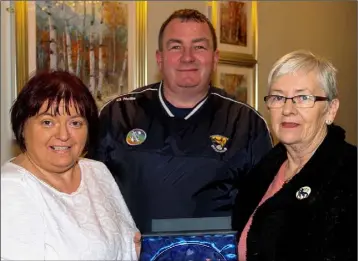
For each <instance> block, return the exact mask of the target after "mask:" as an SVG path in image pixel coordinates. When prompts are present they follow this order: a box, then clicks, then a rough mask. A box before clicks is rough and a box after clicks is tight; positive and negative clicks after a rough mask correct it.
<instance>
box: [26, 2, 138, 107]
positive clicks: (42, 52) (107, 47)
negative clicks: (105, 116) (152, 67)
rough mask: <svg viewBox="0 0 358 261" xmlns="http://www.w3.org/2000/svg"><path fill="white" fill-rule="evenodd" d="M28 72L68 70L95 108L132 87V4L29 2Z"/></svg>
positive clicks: (134, 58)
mask: <svg viewBox="0 0 358 261" xmlns="http://www.w3.org/2000/svg"><path fill="white" fill-rule="evenodd" d="M27 10H28V18H27V24H26V26H27V35H28V37H27V42H26V44H27V48H28V72H29V74H30V75H31V74H32V73H34V72H35V71H38V70H44V69H45V70H46V69H50V70H66V71H69V72H71V73H73V74H75V75H77V76H78V77H80V78H81V80H82V81H83V82H84V83H85V84H86V85H87V86H88V88H89V90H90V91H91V93H92V94H93V96H94V97H95V99H96V102H97V103H98V106H99V107H102V105H103V104H105V103H106V102H107V101H109V100H111V99H113V98H114V97H116V96H118V95H120V94H123V93H127V92H130V91H131V90H133V89H134V88H135V77H136V75H135V71H134V69H135V64H134V61H135V60H136V58H137V57H136V56H137V55H138V54H137V53H136V48H135V47H136V40H137V39H136V36H137V35H138V34H137V32H136V22H137V20H136V15H133V14H136V3H135V2H130V1H29V2H27Z"/></svg>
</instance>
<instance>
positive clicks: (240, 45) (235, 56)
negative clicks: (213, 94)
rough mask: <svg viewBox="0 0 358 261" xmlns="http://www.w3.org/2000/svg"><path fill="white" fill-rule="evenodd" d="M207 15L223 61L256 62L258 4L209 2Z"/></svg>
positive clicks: (253, 2)
mask: <svg viewBox="0 0 358 261" xmlns="http://www.w3.org/2000/svg"><path fill="white" fill-rule="evenodd" d="M207 8H208V10H207V15H208V16H209V18H210V20H211V21H212V23H213V25H214V28H215V30H216V34H217V39H218V49H219V50H220V59H221V60H233V61H234V60H241V61H247V62H248V63H250V62H251V63H252V61H253V60H255V57H256V55H255V44H256V24H257V22H256V20H257V15H256V2H255V1H208V2H207Z"/></svg>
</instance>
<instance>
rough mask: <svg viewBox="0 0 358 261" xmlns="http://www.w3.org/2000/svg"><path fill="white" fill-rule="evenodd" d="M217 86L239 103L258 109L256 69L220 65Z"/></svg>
mask: <svg viewBox="0 0 358 261" xmlns="http://www.w3.org/2000/svg"><path fill="white" fill-rule="evenodd" d="M214 82H215V85H216V86H217V87H219V88H221V89H224V90H225V91H226V92H227V93H228V94H230V95H231V96H233V97H234V99H235V100H236V101H238V102H243V103H246V104H248V105H250V106H252V107H254V108H256V107H257V106H256V96H255V95H256V91H255V89H256V88H255V86H256V85H255V68H254V67H245V66H240V65H239V64H229V63H219V64H218V67H217V69H216V74H215V76H214Z"/></svg>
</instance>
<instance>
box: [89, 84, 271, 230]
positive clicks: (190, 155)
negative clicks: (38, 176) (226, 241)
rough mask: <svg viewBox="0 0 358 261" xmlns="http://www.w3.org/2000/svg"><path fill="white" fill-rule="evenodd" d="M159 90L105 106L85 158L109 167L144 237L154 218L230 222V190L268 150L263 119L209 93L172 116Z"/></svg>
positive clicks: (149, 88) (218, 91)
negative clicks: (95, 138) (95, 139)
mask: <svg viewBox="0 0 358 261" xmlns="http://www.w3.org/2000/svg"><path fill="white" fill-rule="evenodd" d="M160 89H161V84H160V83H157V84H153V85H149V86H147V87H144V88H141V89H137V90H135V91H133V92H132V93H130V94H126V95H123V96H120V97H119V98H117V99H115V100H113V101H111V102H110V103H109V104H107V105H106V106H105V107H104V108H103V109H102V110H101V113H100V120H101V126H100V127H101V133H100V140H99V144H98V146H97V147H96V148H92V149H91V150H90V153H89V156H90V157H92V158H94V159H97V160H100V161H102V162H104V163H105V164H106V165H107V167H108V168H109V169H110V171H111V172H112V174H113V176H114V178H115V180H116V182H117V183H118V185H119V187H120V189H121V192H122V194H123V196H124V199H125V201H126V203H127V205H128V207H129V210H130V212H131V214H132V215H133V218H134V220H135V222H136V224H137V226H138V228H139V229H140V230H141V232H142V233H148V232H151V221H152V219H161V218H195V217H215V216H231V211H232V206H233V204H234V199H235V196H236V193H237V189H236V188H235V187H234V186H233V184H234V183H237V184H238V183H239V181H238V180H239V179H240V178H242V177H243V176H244V175H245V174H246V173H247V172H248V171H249V170H250V169H251V168H252V166H253V165H254V164H256V163H257V162H258V161H259V160H260V159H261V158H262V156H263V155H265V154H266V153H267V152H268V151H269V150H270V149H271V148H272V143H271V137H270V134H269V131H268V128H267V125H266V123H265V121H264V120H263V118H262V117H261V116H260V115H259V114H258V113H257V111H255V110H254V109H252V108H251V107H249V106H248V105H244V104H242V103H239V102H236V101H234V100H232V99H231V98H229V97H228V96H227V94H226V93H225V92H223V91H222V90H221V89H217V88H214V87H211V88H210V93H209V95H208V97H207V98H206V99H204V100H203V101H202V102H199V103H198V104H197V106H195V107H194V108H193V109H192V110H191V111H190V113H189V114H187V115H186V116H185V117H184V118H183V117H174V114H173V113H172V111H171V110H170V109H169V108H168V106H167V105H166V104H165V102H164V99H163V97H162V94H161V91H160ZM135 129H136V130H135ZM215 135H216V136H215ZM127 137H128V139H127V140H126V138H127ZM141 142H142V143H141Z"/></svg>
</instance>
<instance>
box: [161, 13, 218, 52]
mask: <svg viewBox="0 0 358 261" xmlns="http://www.w3.org/2000/svg"><path fill="white" fill-rule="evenodd" d="M174 19H181V21H182V22H187V21H194V22H198V23H206V24H207V25H208V26H209V29H210V32H211V37H212V38H213V47H214V51H215V50H216V49H217V45H218V43H217V38H216V33H215V29H214V26H213V24H212V23H211V22H210V20H209V19H208V18H207V17H206V16H205V15H203V14H202V13H200V12H199V11H197V10H194V9H180V10H177V11H175V12H174V13H172V14H171V15H170V16H169V17H168V18H167V20H165V22H164V23H163V24H162V26H161V27H160V30H159V37H158V47H159V51H163V34H164V30H165V28H166V27H167V26H168V24H169V23H170V22H171V21H172V20H174Z"/></svg>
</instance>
